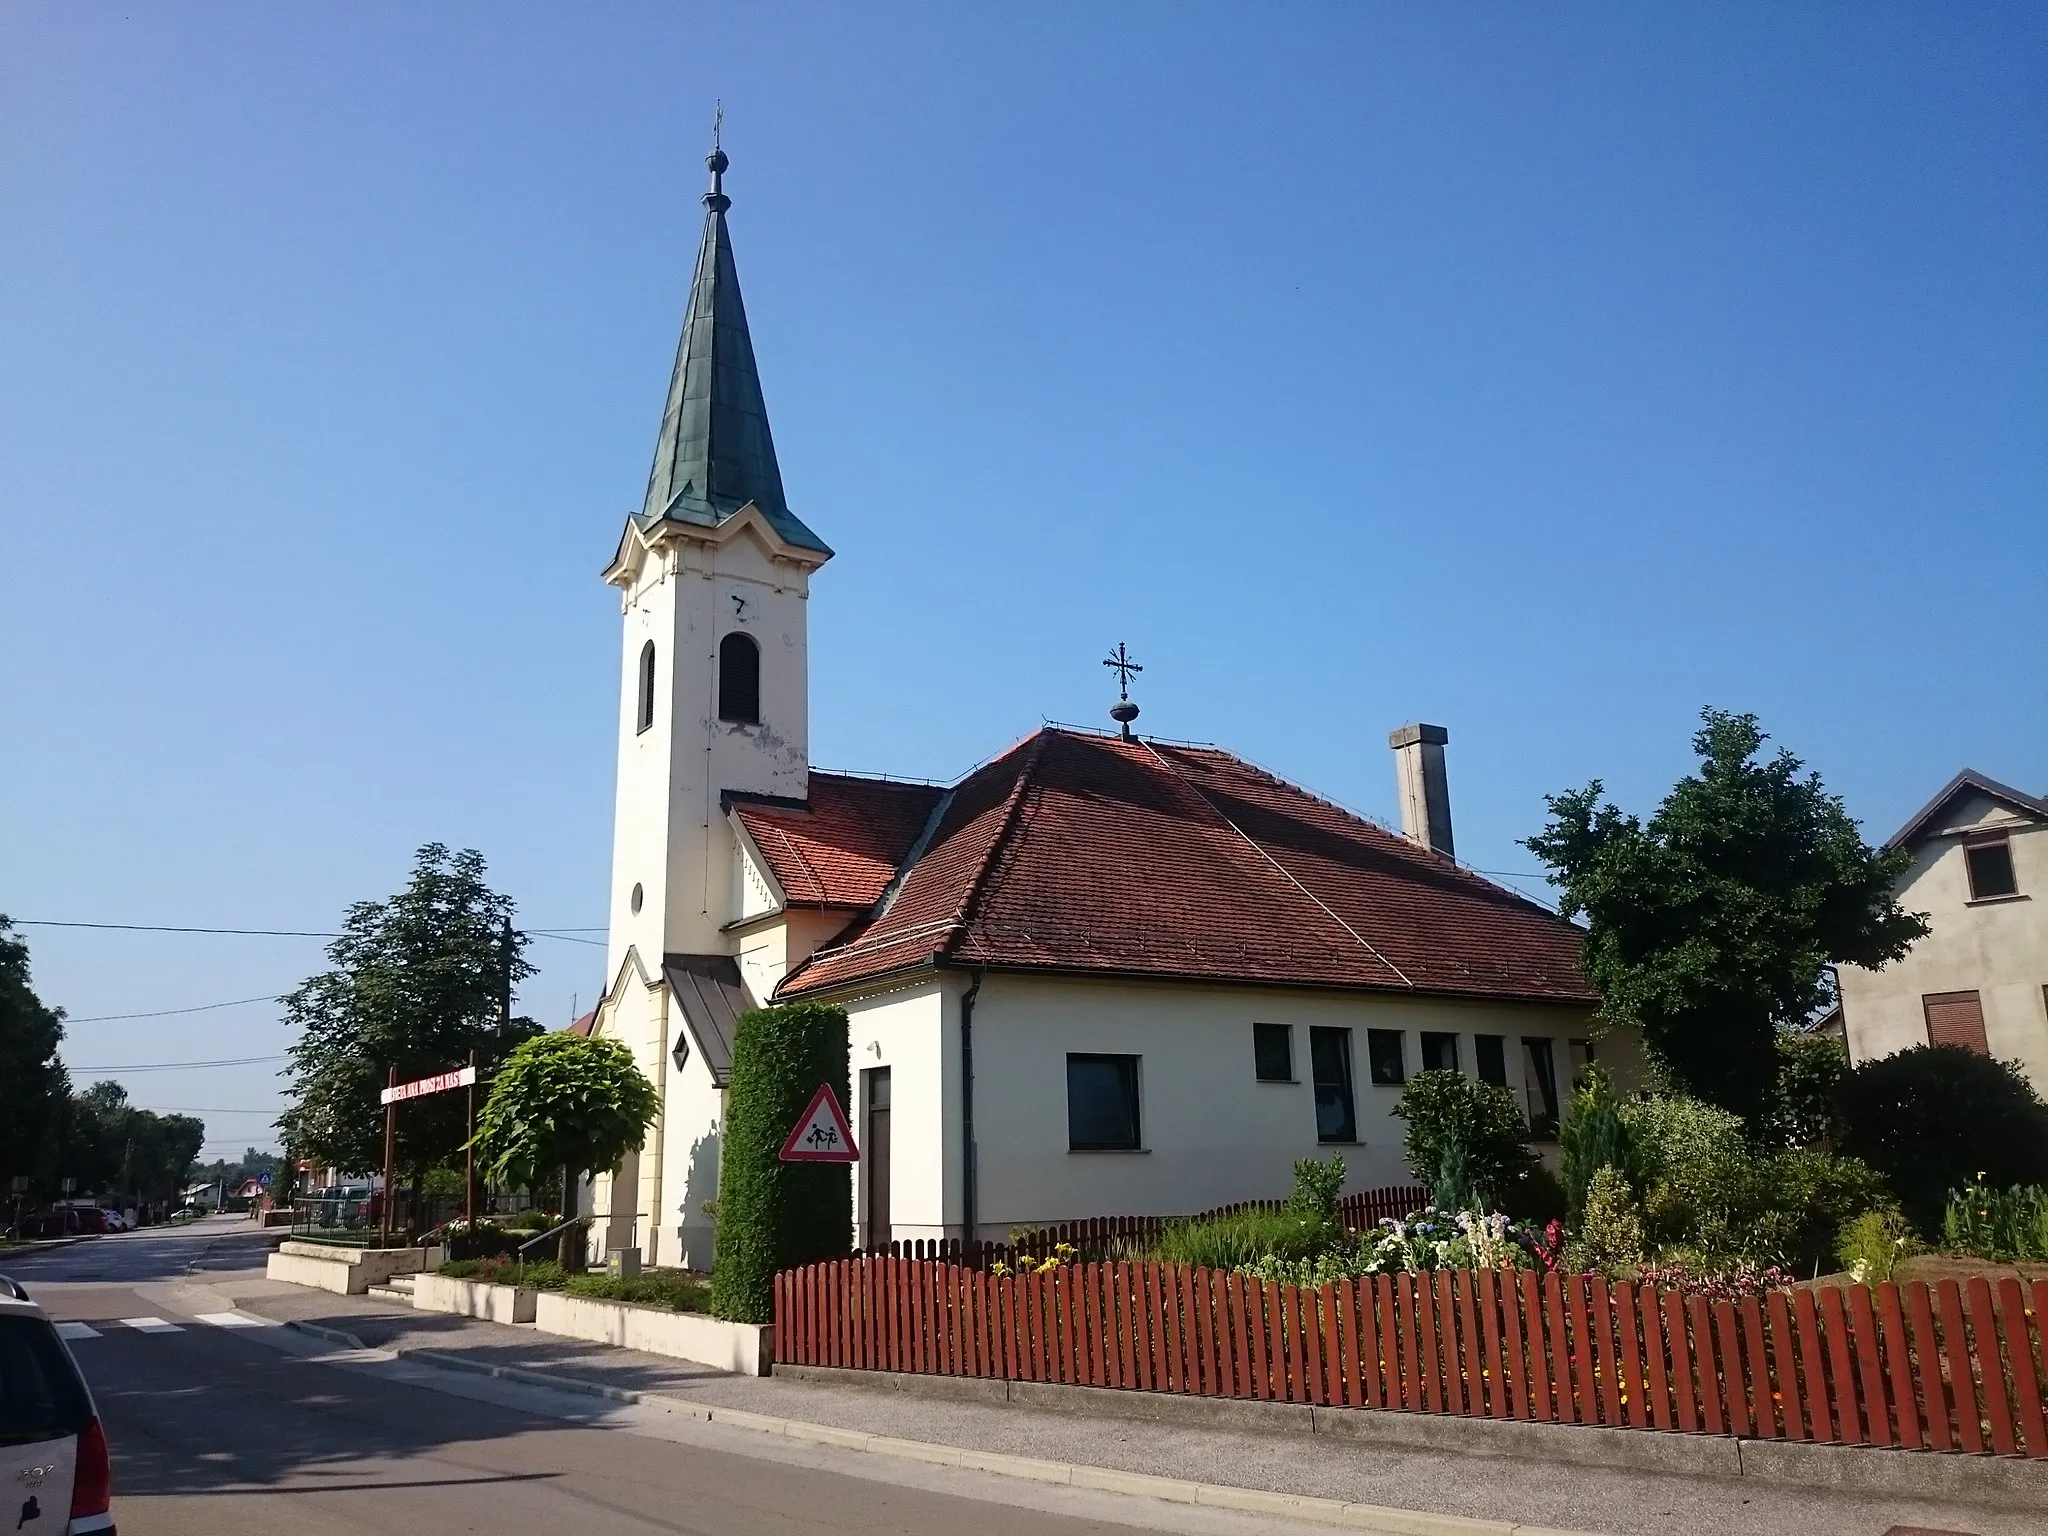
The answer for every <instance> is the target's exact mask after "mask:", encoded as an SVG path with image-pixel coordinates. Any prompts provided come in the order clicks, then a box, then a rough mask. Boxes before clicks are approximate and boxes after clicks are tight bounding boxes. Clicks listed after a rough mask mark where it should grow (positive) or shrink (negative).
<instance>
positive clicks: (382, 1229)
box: [377, 1067, 398, 1248]
mask: <svg viewBox="0 0 2048 1536" xmlns="http://www.w3.org/2000/svg"><path fill="white" fill-rule="evenodd" d="M385 1086H386V1087H388V1088H396V1087H397V1086H398V1068H396V1067H392V1068H391V1069H390V1072H389V1076H387V1077H386V1078H385ZM397 1156H398V1100H397V1098H396V1097H393V1098H390V1099H387V1100H386V1101H385V1104H384V1195H383V1198H382V1199H381V1200H379V1201H378V1202H377V1211H378V1224H377V1246H378V1247H380V1248H389V1247H390V1246H391V1198H392V1194H393V1190H392V1187H391V1184H392V1175H393V1167H392V1164H393V1163H394V1161H395V1160H396V1158H397Z"/></svg>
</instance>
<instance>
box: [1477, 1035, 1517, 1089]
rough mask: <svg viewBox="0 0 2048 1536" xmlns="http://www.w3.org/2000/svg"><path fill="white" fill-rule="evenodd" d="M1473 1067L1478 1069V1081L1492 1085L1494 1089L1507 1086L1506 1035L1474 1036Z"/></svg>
mask: <svg viewBox="0 0 2048 1536" xmlns="http://www.w3.org/2000/svg"><path fill="white" fill-rule="evenodd" d="M1472 1055H1473V1057H1474V1063H1473V1064H1474V1065H1475V1066H1477V1067H1478V1068H1479V1081H1481V1082H1482V1083H1492V1084H1493V1085H1494V1086H1495V1087H1496V1088H1505V1087H1507V1085H1508V1039H1507V1036H1506V1035H1474V1036H1473V1037H1472Z"/></svg>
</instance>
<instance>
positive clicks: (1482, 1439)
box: [775, 1365, 2048, 1509]
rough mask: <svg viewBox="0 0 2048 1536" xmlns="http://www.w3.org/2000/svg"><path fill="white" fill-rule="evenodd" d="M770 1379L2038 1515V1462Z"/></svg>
mask: <svg viewBox="0 0 2048 1536" xmlns="http://www.w3.org/2000/svg"><path fill="white" fill-rule="evenodd" d="M775 1373H776V1375H778V1376H781V1377H784V1378H786V1379H791V1380H796V1381H811V1382H816V1383H818V1384H819V1385H821V1386H835V1387H859V1388H864V1389H866V1390H869V1391H875V1390H881V1391H897V1392H909V1393H912V1394H914V1395H916V1396H920V1397H931V1398H938V1399H942V1400H946V1401H953V1402H960V1401H974V1402H994V1403H1004V1402H1009V1403H1018V1404H1022V1405H1027V1406H1030V1407H1035V1408H1046V1409H1053V1410H1057V1411H1061V1412H1067V1413H1076V1414H1087V1415H1090V1416H1092V1417H1099V1418H1121V1419H1143V1420H1146V1421H1148V1422H1152V1423H1164V1424H1185V1425H1191V1426H1198V1427H1202V1428H1208V1429H1224V1430H1232V1431H1244V1430H1255V1431H1260V1432H1264V1433H1280V1434H1313V1435H1330V1436H1334V1437H1337V1438H1340V1439H1344V1440H1350V1441H1356V1442H1358V1443H1360V1444H1367V1445H1381V1446H1390V1447H1399V1448H1401V1449H1405V1450H1428V1451H1441V1452H1447V1453H1452V1454H1457V1455H1467V1456H1471V1455H1481V1456H1504V1457H1518V1458H1521V1459H1524V1460H1532V1461H1548V1462H1558V1463H1564V1464H1566V1465H1573V1466H1585V1467H1610V1468H1615V1469H1619V1470H1623V1471H1633V1472H1651V1473H1662V1474H1667V1475H1670V1474H1675V1475H1678V1476H1681V1477H1715V1478H1752V1479H1755V1480H1756V1481H1758V1482H1769V1483H1782V1484H1787V1485H1789V1486H1793V1487H1799V1488H1814V1487H1826V1488H1839V1489H1842V1490H1844V1491H1845V1492H1856V1493H1872V1494H1882V1495H1888V1496H1892V1497H1908V1498H1935V1497H1942V1498H1949V1499H1955V1500H1960V1501H1963V1502H1967V1503H1976V1504H1986V1505H1991V1506H1994V1507H1998V1508H2012V1507H2015V1506H2016V1507H2019V1508H2023V1509H2040V1508H2044V1507H2048V1460H2031V1459H2029V1460H2021V1459H2019V1458H2017V1457H2009V1456H1971V1455H1965V1454H1963V1453H1960V1452H1953V1453H1950V1452H1939V1451H1907V1450H1891V1449H1878V1448H1876V1447H1871V1446H1856V1445H1818V1444H1812V1443H1808V1442H1801V1441H1788V1440H1740V1439H1736V1438H1734V1437H1732V1436H1725V1435H1685V1434H1674V1433H1671V1432H1669V1431H1656V1430H1637V1429H1610V1428H1606V1427H1604V1426H1595V1425H1583V1424H1539V1423H1535V1422H1532V1421H1523V1420H1500V1419H1468V1418H1463V1417H1459V1416H1455V1415H1451V1414H1430V1413H1404V1412H1392V1411H1389V1410H1385V1409H1378V1410H1375V1409H1369V1408H1365V1409H1361V1408H1316V1407H1312V1406H1310V1405H1309V1404H1306V1403H1259V1402H1241V1401H1238V1400H1236V1399H1231V1398H1207V1397H1180V1396H1176V1395H1174V1394H1172V1393H1167V1392H1126V1391H1116V1390H1113V1389H1110V1388H1105V1387H1072V1386H1062V1385H1057V1384H1054V1383H1051V1382H1027V1381H1016V1382H1004V1381H990V1380H981V1379H976V1378H968V1377H951V1376H919V1375H915V1374H912V1373H907V1372H883V1371H857V1370H847V1369H844V1368H842V1367H837V1366H809V1365H803V1366H799V1365H778V1366H776V1368H775Z"/></svg>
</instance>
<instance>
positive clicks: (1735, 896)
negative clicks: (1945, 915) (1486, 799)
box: [1527, 709, 1927, 1132]
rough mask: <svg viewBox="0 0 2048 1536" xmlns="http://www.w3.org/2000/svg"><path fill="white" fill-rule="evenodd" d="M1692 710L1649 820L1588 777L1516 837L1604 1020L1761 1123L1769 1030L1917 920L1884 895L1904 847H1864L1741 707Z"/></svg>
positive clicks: (1903, 944) (1766, 1098)
mask: <svg viewBox="0 0 2048 1536" xmlns="http://www.w3.org/2000/svg"><path fill="white" fill-rule="evenodd" d="M1702 719H1703V721H1704V726H1703V728H1702V729H1701V730H1700V732H1699V733H1698V734H1697V735H1695V736H1694V737H1693V751H1694V752H1695V753H1696V754H1697V755H1698V757H1699V759H1700V765H1699V769H1698V771H1697V772H1695V773H1693V774H1691V775H1689V776H1687V777H1686V778H1683V779H1681V780H1679V781H1678V783H1677V784H1676V785H1675V786H1673V788H1672V790H1671V792H1670V793H1669V794H1668V795H1666V796H1665V797H1664V801H1663V803H1662V804H1661V805H1660V806H1658V808H1657V812H1656V814H1655V815H1654V816H1652V817H1651V818H1650V819H1649V821H1648V822H1642V821H1639V820H1637V819H1636V818H1635V817H1634V816H1628V815H1624V814H1623V813H1622V812H1621V811H1620V810H1618V809H1617V808H1616V807H1615V806H1614V805H1612V804H1610V803H1608V802H1606V801H1605V800H1604V798H1603V797H1604V795H1605V789H1604V787H1603V786H1602V784H1601V783H1600V781H1599V780H1598V779H1595V780H1594V781H1593V782H1592V783H1591V784H1588V785H1587V786H1586V787H1585V788H1584V789H1580V790H1574V791H1572V792H1571V793H1569V794H1563V795H1554V796H1552V797H1550V800H1549V806H1550V822H1549V824H1548V825H1547V826H1546V827H1545V828H1544V830H1543V831H1542V832H1541V833H1539V834H1537V835H1536V836H1535V837H1532V838H1529V839H1528V840H1527V847H1528V848H1529V850H1530V851H1531V852H1532V853H1534V854H1535V855H1536V856H1537V857H1538V858H1539V859H1541V860H1543V862H1544V863H1545V864H1547V865H1549V866H1550V869H1551V876H1550V878H1551V881H1552V883H1553V884H1555V885H1556V886H1558V887H1559V889H1560V890H1561V892H1562V894H1563V902H1562V910H1563V912H1564V914H1565V916H1567V917H1570V918H1579V917H1583V918H1584V919H1585V924H1586V939H1585V947H1584V952H1583V957H1582V961H1581V963H1582V965H1583V966H1584V968H1585V972H1586V976H1587V978H1588V979H1589V980H1590V981H1591V982H1592V983H1593V985H1594V986H1595V987H1597V988H1598V989H1599V991H1600V994H1601V999H1602V1001H1601V1014H1602V1016H1603V1018H1604V1019H1605V1020H1606V1022H1607V1023H1608V1024H1609V1025H1619V1026H1624V1027H1629V1028H1635V1029H1640V1030H1641V1031H1642V1037H1643V1043H1644V1045H1645V1046H1646V1047H1647V1049H1648V1052H1649V1055H1650V1058H1651V1061H1652V1063H1653V1064H1654V1065H1655V1066H1656V1067H1657V1068H1658V1069H1659V1070H1660V1071H1661V1072H1662V1074H1663V1075H1664V1076H1665V1077H1666V1078H1667V1079H1668V1080H1669V1081H1670V1082H1671V1083H1672V1084H1673V1085H1674V1086H1676V1087H1678V1088H1681V1089H1683V1090H1684V1091H1685V1092H1686V1093H1689V1094H1691V1095H1693V1096H1694V1097H1697V1098H1701V1099H1705V1100H1707V1101H1708V1102H1710V1103H1713V1104H1718V1105H1720V1106H1721V1107H1722V1108H1724V1109H1727V1110H1730V1111H1732V1112H1734V1113H1735V1114H1738V1115H1740V1116H1742V1118H1743V1120H1744V1122H1745V1123H1746V1124H1747V1125H1748V1126H1749V1127H1751V1129H1752V1131H1753V1132H1760V1131H1761V1128H1762V1127H1763V1126H1764V1124H1765V1119H1766V1116H1767V1114H1768V1112H1769V1110H1770V1107H1771V1100H1772V1095H1773V1091H1774V1086H1775V1083H1776V1080H1777V1063H1778V1053H1777V1043H1776V1033H1775V1031H1776V1030H1777V1028H1778V1027H1779V1026H1781V1025H1790V1024H1792V1023H1794V1022H1796V1021H1798V1020H1800V1019H1803V1018H1805V1017H1806V1016H1807V1015H1808V1014H1810V1013H1811V1012H1812V1011H1813V1010H1814V1009H1815V1008H1816V1007H1817V1006H1819V1004H1820V1003H1821V1002H1822V1000H1823V999H1824V998H1825V996H1826V979H1825V977H1826V970H1827V967H1828V966H1830V965H1834V964H1841V963H1848V964H1855V965H1862V966H1870V967H1877V966H1882V965H1884V964H1886V963H1887V962H1888V961H1892V960H1896V959H1897V958H1898V957H1899V956H1901V955H1903V954H1904V953H1905V952H1906V950H1907V949H1908V948H1909V947H1910V946H1911V945H1912V943H1913V941H1914V940H1915V939H1918V938H1919V937H1920V936H1921V935H1922V934H1924V933H1926V931H1927V923H1926V920H1925V918H1924V917H1922V916H1920V915H1918V914H1915V913H1911V912H1906V911H1903V910H1902V909H1901V908H1900V906H1899V904H1898V902H1897V901H1895V900H1894V899H1893V896H1892V891H1893V886H1894V883H1895V882H1896V880H1897V879H1898V877H1899V875H1900V874H1902V873H1903V872H1904V870H1905V868H1906V865H1907V862H1908V859H1909V855H1908V854H1906V853H1905V852H1904V851H1902V850H1897V849H1885V850H1873V849H1872V848H1871V847H1870V846H1869V845H1868V844H1866V843H1865V842H1864V841H1863V838H1862V835H1861V834H1860V833H1859V832H1858V830H1857V827H1856V823H1855V822H1854V821H1853V820H1851V819H1850V817H1849V813H1848V811H1847V810H1845V809H1844V808H1843V805H1842V802H1841V800H1840V799H1839V798H1837V797H1836V796H1834V795H1831V794H1829V793H1828V792H1827V790H1826V789H1825V788H1824V787H1823V785H1822V784H1821V781H1820V776H1819V775H1818V774H1813V773H1802V772H1801V769H1802V767H1803V765H1802V764H1801V763H1800V761H1799V759H1798V758H1796V757H1794V756H1792V754H1791V753H1789V752H1786V751H1783V750H1780V751H1779V752H1778V753H1777V755H1776V756H1774V757H1771V758H1768V759H1765V758H1762V757H1760V755H1759V754H1760V749H1761V748H1762V746H1763V743H1764V741H1765V740H1766V738H1765V736H1764V733H1763V732H1762V731H1761V730H1759V729H1758V727H1757V720H1756V716H1754V715H1735V714H1728V713H1726V712H1724V711H1721V710H1716V709H1709V710H1705V711H1703V712H1702Z"/></svg>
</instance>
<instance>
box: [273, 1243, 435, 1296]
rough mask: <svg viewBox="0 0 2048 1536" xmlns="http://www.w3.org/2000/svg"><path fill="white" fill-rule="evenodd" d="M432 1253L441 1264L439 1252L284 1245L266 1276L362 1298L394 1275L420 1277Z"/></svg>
mask: <svg viewBox="0 0 2048 1536" xmlns="http://www.w3.org/2000/svg"><path fill="white" fill-rule="evenodd" d="M429 1253H432V1254H433V1255H434V1262H435V1263H437V1264H438V1263H439V1262H440V1258H439V1250H438V1249H421V1248H342V1247H337V1246H333V1245H330V1244H327V1243H295V1242H284V1243H279V1244H278V1245H277V1252H275V1253H273V1254H272V1255H271V1256H270V1262H269V1263H268V1264H267V1265H265V1266H264V1271H263V1272H264V1274H265V1275H266V1276H267V1277H268V1278H270V1279H272V1280H282V1281H284V1282H285V1283H286V1284H287V1285H306V1286H311V1287H313V1288H314V1289H315V1290H320V1291H334V1292H336V1293H337V1294H339V1295H342V1296H360V1295H362V1294H363V1292H365V1291H367V1290H368V1289H369V1288H370V1287H371V1286H373V1285H382V1284H383V1283H384V1282H385V1281H386V1280H389V1279H390V1278H391V1277H392V1276H393V1275H413V1274H418V1273H419V1271H420V1269H421V1267H422V1266H423V1265H424V1264H425V1263H426V1260H427V1257H428V1255H429Z"/></svg>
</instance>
